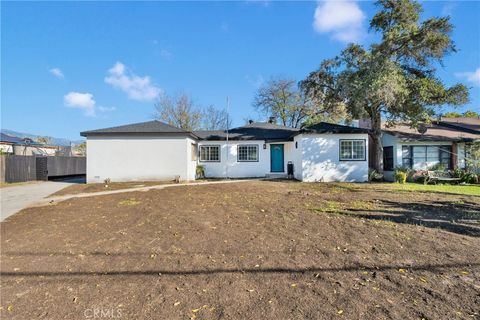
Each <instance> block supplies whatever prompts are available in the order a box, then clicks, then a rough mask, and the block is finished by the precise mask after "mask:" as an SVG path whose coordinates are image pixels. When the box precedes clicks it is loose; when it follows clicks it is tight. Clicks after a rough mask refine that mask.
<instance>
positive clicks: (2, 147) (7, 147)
mask: <svg viewBox="0 0 480 320" xmlns="http://www.w3.org/2000/svg"><path fill="white" fill-rule="evenodd" d="M0 150H1V151H2V152H4V153H13V146H12V145H11V144H7V143H0Z"/></svg>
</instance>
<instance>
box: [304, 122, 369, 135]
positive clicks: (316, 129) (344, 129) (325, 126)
mask: <svg viewBox="0 0 480 320" xmlns="http://www.w3.org/2000/svg"><path fill="white" fill-rule="evenodd" d="M368 132H369V130H368V129H365V128H357V127H350V126H343V125H340V124H334V123H328V122H320V123H317V124H314V125H312V126H308V127H305V128H303V129H302V130H301V133H307V134H308V133H368Z"/></svg>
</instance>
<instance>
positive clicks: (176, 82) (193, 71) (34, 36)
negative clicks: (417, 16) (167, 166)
mask: <svg viewBox="0 0 480 320" xmlns="http://www.w3.org/2000/svg"><path fill="white" fill-rule="evenodd" d="M423 5H424V9H425V11H424V17H429V16H432V15H436V16H438V15H445V14H448V15H450V16H451V19H452V22H453V24H454V25H455V30H454V32H453V39H454V41H455V43H456V45H457V47H458V49H459V52H458V53H456V54H454V55H451V56H449V57H447V58H446V59H445V61H444V66H443V67H441V66H439V72H438V75H439V76H440V77H441V78H442V79H443V80H444V81H445V82H446V83H447V84H453V83H456V82H463V83H465V84H467V85H468V86H469V87H471V103H470V104H469V105H467V106H465V107H463V108H460V109H459V110H460V111H462V110H466V109H473V110H477V111H479V109H480V23H479V16H480V2H474V1H463V2H460V1H458V2H457V1H426V2H423ZM1 6H2V7H1V43H2V45H1V82H2V88H1V126H2V128H7V129H11V130H16V131H23V132H29V133H34V134H40V135H49V136H56V137H65V138H70V139H78V138H79V132H80V131H83V130H87V129H95V128H102V127H108V126H114V125H120V124H126V123H132V122H140V121H147V120H149V119H152V117H153V114H154V102H155V99H156V97H157V96H158V95H159V94H162V93H166V94H175V93H179V92H186V93H188V94H190V95H191V96H192V97H193V98H194V100H195V101H196V103H197V104H198V105H200V106H205V107H206V106H208V105H215V106H217V107H224V106H225V104H226V97H227V96H228V97H229V98H230V113H231V115H232V118H233V119H234V125H242V124H243V123H244V119H245V118H251V117H256V113H255V110H254V109H253V108H252V106H251V104H252V99H253V95H254V94H255V90H256V89H257V88H258V86H259V85H261V84H262V83H263V82H264V81H266V80H268V79H269V78H270V77H271V76H288V77H292V78H294V79H296V80H301V79H303V78H304V77H305V76H306V75H307V74H308V73H309V72H310V71H313V70H314V69H316V68H317V67H318V65H319V63H320V61H321V60H322V59H325V58H330V57H333V56H335V55H336V54H338V53H339V51H340V50H341V49H342V48H344V47H345V46H346V43H347V42H348V41H351V40H354V41H358V42H360V43H363V44H368V43H369V42H371V41H373V40H374V39H375V36H374V35H372V34H368V33H367V25H368V20H369V19H370V18H371V17H372V16H373V14H374V12H375V7H374V5H373V3H372V2H367V1H363V2H274V1H271V2H268V1H267V2H266V1H262V2H250V1H243V2H141V3H131V2H82V3H77V2H36V3H31V2H30V3H25V2H2V4H1ZM445 110H448V108H446V109H445Z"/></svg>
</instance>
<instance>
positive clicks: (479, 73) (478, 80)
mask: <svg viewBox="0 0 480 320" xmlns="http://www.w3.org/2000/svg"><path fill="white" fill-rule="evenodd" d="M455 75H456V76H457V77H459V78H465V79H467V81H469V82H471V83H473V84H474V85H476V86H479V87H480V68H477V70H475V71H473V72H459V73H455Z"/></svg>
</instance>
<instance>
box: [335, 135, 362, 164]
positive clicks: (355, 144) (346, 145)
mask: <svg viewBox="0 0 480 320" xmlns="http://www.w3.org/2000/svg"><path fill="white" fill-rule="evenodd" d="M365 153H366V152H365V140H340V160H341V161H345V160H354V161H365V160H366V158H365Z"/></svg>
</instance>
